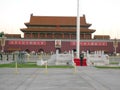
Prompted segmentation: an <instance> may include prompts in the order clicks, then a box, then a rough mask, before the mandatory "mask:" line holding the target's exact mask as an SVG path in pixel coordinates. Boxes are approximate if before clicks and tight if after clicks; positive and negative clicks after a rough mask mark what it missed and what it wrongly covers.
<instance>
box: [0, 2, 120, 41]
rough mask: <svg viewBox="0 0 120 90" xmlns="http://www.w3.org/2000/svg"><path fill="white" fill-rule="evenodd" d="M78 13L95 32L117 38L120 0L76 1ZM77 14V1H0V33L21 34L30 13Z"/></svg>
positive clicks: (40, 14) (44, 14)
mask: <svg viewBox="0 0 120 90" xmlns="http://www.w3.org/2000/svg"><path fill="white" fill-rule="evenodd" d="M79 5H80V7H79V15H80V16H83V14H85V16H86V22H87V23H90V24H92V26H91V27H90V29H95V30H96V32H95V33H94V34H93V36H94V35H110V37H111V39H112V38H118V39H120V10H119V9H120V0H79ZM31 13H33V15H35V16H77V0H0V32H2V31H3V32H5V33H9V34H22V35H23V33H22V32H21V31H20V28H25V27H26V26H25V25H24V23H25V22H29V20H30V14H31Z"/></svg>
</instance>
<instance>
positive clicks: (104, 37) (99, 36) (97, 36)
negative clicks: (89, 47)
mask: <svg viewBox="0 0 120 90" xmlns="http://www.w3.org/2000/svg"><path fill="white" fill-rule="evenodd" d="M94 39H100V40H103V39H107V40H109V39H110V36H109V35H94Z"/></svg>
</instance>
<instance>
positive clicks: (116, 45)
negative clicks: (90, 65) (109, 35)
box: [113, 38, 118, 55]
mask: <svg viewBox="0 0 120 90" xmlns="http://www.w3.org/2000/svg"><path fill="white" fill-rule="evenodd" d="M113 47H114V49H115V52H114V54H115V55H116V53H117V50H116V49H117V47H118V41H117V39H116V38H115V39H114V41H113Z"/></svg>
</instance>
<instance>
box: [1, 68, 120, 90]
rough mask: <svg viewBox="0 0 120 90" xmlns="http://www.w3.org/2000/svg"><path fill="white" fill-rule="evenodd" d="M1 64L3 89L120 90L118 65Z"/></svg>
mask: <svg viewBox="0 0 120 90" xmlns="http://www.w3.org/2000/svg"><path fill="white" fill-rule="evenodd" d="M18 70H19V74H15V69H13V68H0V90H120V70H119V69H97V68H94V67H77V73H74V69H60V68H59V69H57V68H56V69H55V68H54V69H48V73H45V69H43V68H19V69H18Z"/></svg>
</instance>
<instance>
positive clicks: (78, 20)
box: [76, 0, 80, 58]
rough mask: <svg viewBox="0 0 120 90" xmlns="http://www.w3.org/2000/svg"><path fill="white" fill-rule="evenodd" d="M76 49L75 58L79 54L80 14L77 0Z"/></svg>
mask: <svg viewBox="0 0 120 90" xmlns="http://www.w3.org/2000/svg"><path fill="white" fill-rule="evenodd" d="M76 31H77V32H76V42H77V44H76V49H77V50H76V51H77V58H79V55H80V16H79V0H77V30H76Z"/></svg>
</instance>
